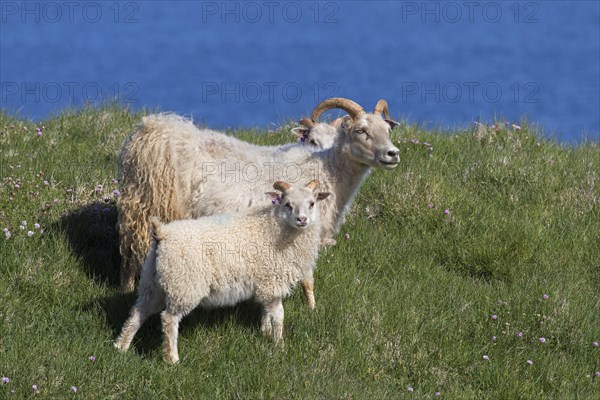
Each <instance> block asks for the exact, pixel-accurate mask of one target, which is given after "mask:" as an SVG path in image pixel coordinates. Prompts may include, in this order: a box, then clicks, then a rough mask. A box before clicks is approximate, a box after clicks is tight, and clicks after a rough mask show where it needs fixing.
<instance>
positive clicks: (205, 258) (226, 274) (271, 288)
mask: <svg viewBox="0 0 600 400" xmlns="http://www.w3.org/2000/svg"><path fill="white" fill-rule="evenodd" d="M318 186H319V182H318V181H317V180H313V181H311V182H309V183H307V184H306V185H305V186H302V187H292V186H291V185H289V184H288V183H286V182H280V181H278V182H275V184H274V185H273V187H274V188H275V189H277V190H279V191H281V194H280V193H278V192H268V193H267V194H268V195H269V196H271V197H272V199H273V203H274V204H276V205H275V206H274V207H273V206H268V207H264V208H263V209H261V210H260V211H258V212H255V213H250V214H248V215H244V216H240V215H216V216H211V217H205V218H200V219H197V220H183V221H175V222H172V223H169V224H165V225H163V224H161V223H160V222H158V220H157V219H156V218H152V220H151V223H152V225H153V227H154V229H153V231H154V237H155V240H154V242H153V244H152V246H151V248H150V251H149V254H148V256H147V258H146V261H145V263H144V267H143V269H142V276H141V279H140V284H139V288H138V299H137V302H136V303H135V305H134V306H133V308H132V310H131V313H130V317H129V319H128V320H127V321H126V322H125V325H124V327H123V330H122V332H121V334H120V335H119V337H118V338H117V340H116V341H115V346H116V347H117V348H118V349H120V350H122V351H126V350H127V349H128V348H129V346H130V344H131V341H132V339H133V337H134V335H135V333H136V332H137V331H138V329H139V328H140V327H141V325H142V324H143V322H144V321H145V320H146V319H147V318H148V317H149V316H150V315H153V314H155V313H157V312H160V311H162V313H161V319H162V326H163V335H164V355H165V359H166V360H167V361H168V362H171V363H176V362H177V361H178V360H179V355H178V351H177V337H178V326H179V321H180V320H181V319H182V318H183V317H184V316H185V315H187V314H189V313H190V312H191V311H192V310H193V309H194V308H196V307H197V306H198V305H200V306H204V307H219V306H231V305H235V304H237V303H239V302H240V301H244V300H248V299H251V298H255V299H256V300H257V301H258V302H259V303H260V304H261V305H262V306H263V307H264V311H263V316H262V322H261V330H262V332H263V333H264V334H266V335H269V336H272V337H273V339H274V341H275V342H276V343H277V342H279V341H280V340H281V339H282V335H283V316H284V311H283V305H282V298H284V297H286V296H287V295H288V294H289V293H290V291H291V290H292V288H293V286H294V285H295V284H297V283H298V282H301V281H303V280H304V279H306V277H308V276H309V275H311V274H312V270H313V268H314V267H315V264H316V260H317V254H318V248H319V240H320V239H319V238H320V234H319V230H320V226H319V225H320V220H319V207H318V206H316V207H315V203H317V202H320V201H321V200H324V199H325V198H327V197H328V196H329V193H325V192H318V191H317V188H318ZM217 240H219V241H221V243H217ZM220 244H222V245H223V246H220ZM163 310H164V311H163Z"/></svg>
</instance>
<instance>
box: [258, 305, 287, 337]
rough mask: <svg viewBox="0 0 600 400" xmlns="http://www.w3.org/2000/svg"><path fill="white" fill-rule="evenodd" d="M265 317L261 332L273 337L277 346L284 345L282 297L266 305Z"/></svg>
mask: <svg viewBox="0 0 600 400" xmlns="http://www.w3.org/2000/svg"><path fill="white" fill-rule="evenodd" d="M264 307H265V308H264V311H263V317H262V322H261V327H260V329H261V331H262V332H263V333H264V334H265V335H267V336H271V337H272V338H273V340H274V341H275V344H279V343H283V340H282V339H283V316H284V312H283V303H282V301H281V297H277V298H275V299H273V300H272V301H271V302H269V303H267V304H264Z"/></svg>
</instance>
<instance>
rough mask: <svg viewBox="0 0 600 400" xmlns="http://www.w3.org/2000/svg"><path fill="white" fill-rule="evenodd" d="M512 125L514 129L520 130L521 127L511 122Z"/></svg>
mask: <svg viewBox="0 0 600 400" xmlns="http://www.w3.org/2000/svg"><path fill="white" fill-rule="evenodd" d="M512 127H513V129H514V130H515V131H520V130H521V127H520V126H519V125H516V124H512Z"/></svg>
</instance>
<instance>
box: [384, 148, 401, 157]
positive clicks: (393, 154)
mask: <svg viewBox="0 0 600 400" xmlns="http://www.w3.org/2000/svg"><path fill="white" fill-rule="evenodd" d="M398 154H400V150H398V149H392V150H388V152H387V155H388V156H390V157H397V156H398Z"/></svg>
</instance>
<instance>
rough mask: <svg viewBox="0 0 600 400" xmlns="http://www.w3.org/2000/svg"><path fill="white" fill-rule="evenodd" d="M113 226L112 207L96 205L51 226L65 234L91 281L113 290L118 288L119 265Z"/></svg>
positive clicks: (115, 211)
mask: <svg viewBox="0 0 600 400" xmlns="http://www.w3.org/2000/svg"><path fill="white" fill-rule="evenodd" d="M116 223H117V209H116V207H115V204H114V203H112V204H110V203H108V204H107V203H104V204H103V203H97V202H96V203H92V204H89V205H86V206H84V207H81V208H78V209H76V210H74V211H71V212H70V213H68V214H66V215H63V216H62V217H61V219H60V220H59V221H58V222H56V223H55V224H54V226H53V230H55V231H58V232H60V233H62V234H64V236H65V237H66V239H67V242H68V244H69V247H70V249H71V252H72V253H73V255H74V256H75V257H76V258H77V259H79V260H81V263H82V265H83V267H84V268H85V272H86V273H87V275H88V276H89V277H90V279H93V280H94V281H95V282H97V283H99V284H108V285H109V286H113V287H116V286H117V285H118V282H119V265H120V263H121V256H120V255H119V234H118V232H117V230H116Z"/></svg>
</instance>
